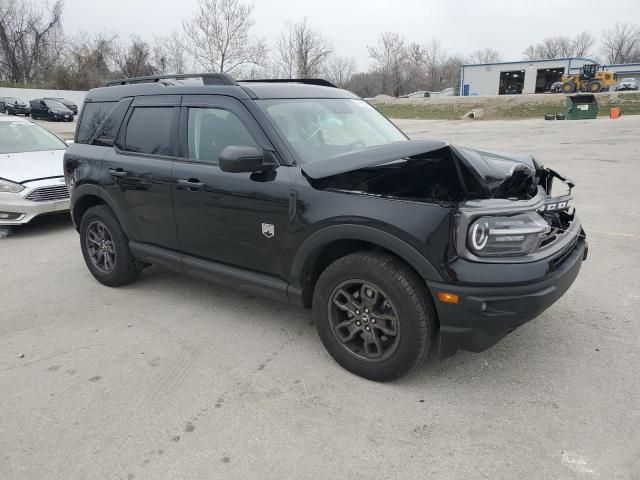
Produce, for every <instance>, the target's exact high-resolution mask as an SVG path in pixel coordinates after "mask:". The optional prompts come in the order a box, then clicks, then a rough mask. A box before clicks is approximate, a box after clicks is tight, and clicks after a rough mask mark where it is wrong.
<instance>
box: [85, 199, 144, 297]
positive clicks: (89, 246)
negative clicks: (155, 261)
mask: <svg viewBox="0 0 640 480" xmlns="http://www.w3.org/2000/svg"><path fill="white" fill-rule="evenodd" d="M80 246H81V248H82V255H83V257H84V261H85V263H86V264H87V267H88V268H89V271H90V272H91V274H92V275H93V276H94V277H95V278H96V280H98V281H99V282H100V283H102V284H104V285H108V286H110V287H118V286H120V285H126V284H127V283H130V282H132V281H133V280H135V279H136V278H137V277H138V275H139V274H140V269H139V268H138V266H137V265H136V262H135V259H134V258H133V255H131V251H130V250H129V241H128V239H127V237H126V235H125V234H124V231H123V230H122V227H121V226H120V223H119V222H118V219H117V218H116V216H115V215H114V213H113V212H112V211H111V209H110V208H109V207H107V206H106V205H98V206H95V207H92V208H90V209H89V210H87V212H86V213H85V214H84V216H83V217H82V220H81V222H80Z"/></svg>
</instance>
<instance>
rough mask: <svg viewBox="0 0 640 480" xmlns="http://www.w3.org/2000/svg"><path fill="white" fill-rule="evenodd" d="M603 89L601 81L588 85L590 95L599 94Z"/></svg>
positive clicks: (594, 81)
mask: <svg viewBox="0 0 640 480" xmlns="http://www.w3.org/2000/svg"><path fill="white" fill-rule="evenodd" d="M602 88H603V87H602V82H601V81H600V80H593V81H591V82H589V85H587V91H588V92H589V93H599V92H601V91H602Z"/></svg>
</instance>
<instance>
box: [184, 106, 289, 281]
mask: <svg viewBox="0 0 640 480" xmlns="http://www.w3.org/2000/svg"><path fill="white" fill-rule="evenodd" d="M229 145H243V146H254V147H258V148H259V149H262V150H263V152H266V153H267V154H268V155H273V154H272V153H269V152H270V151H272V146H271V144H270V143H269V141H268V140H267V137H266V136H265V134H264V132H263V131H262V129H261V128H260V127H259V125H258V124H257V122H256V121H255V119H254V118H253V116H252V115H251V114H250V113H249V111H248V110H247V109H246V107H245V106H244V105H243V104H242V103H241V102H240V101H238V100H236V99H234V98H231V97H225V96H215V95H206V96H205V95H203V96H198V95H192V96H190V95H185V96H184V97H183V102H182V109H181V121H180V148H181V154H180V158H178V160H177V161H176V163H175V166H174V170H173V178H174V187H173V188H174V190H173V199H174V209H175V217H176V223H177V227H178V236H179V242H180V249H181V250H182V251H183V252H184V253H186V254H188V255H192V256H196V257H200V258H204V259H208V260H213V261H216V262H220V263H224V264H227V265H231V266H235V267H240V268H246V269H250V270H253V271H257V272H260V273H265V274H269V275H275V276H279V277H281V278H282V277H283V275H284V272H283V271H282V265H283V263H284V262H282V254H283V252H284V248H285V247H286V245H287V242H288V236H289V228H288V212H289V210H288V209H289V172H288V168H287V167H279V168H276V169H274V170H272V171H270V172H265V173H227V172H223V171H221V170H220V167H219V165H218V157H219V155H220V152H221V151H222V150H223V149H224V148H225V147H227V146H229Z"/></svg>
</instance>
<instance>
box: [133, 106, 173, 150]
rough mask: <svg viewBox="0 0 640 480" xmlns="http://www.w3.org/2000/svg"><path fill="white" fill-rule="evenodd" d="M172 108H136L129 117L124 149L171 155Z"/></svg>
mask: <svg viewBox="0 0 640 480" xmlns="http://www.w3.org/2000/svg"><path fill="white" fill-rule="evenodd" d="M175 110H176V109H175V108H174V107H136V108H135V109H134V110H133V112H132V113H131V117H129V122H128V123H127V130H126V133H125V142H124V143H125V145H124V149H125V150H127V151H130V152H137V153H147V154H152V155H167V156H168V155H171V130H172V123H173V119H174V113H175Z"/></svg>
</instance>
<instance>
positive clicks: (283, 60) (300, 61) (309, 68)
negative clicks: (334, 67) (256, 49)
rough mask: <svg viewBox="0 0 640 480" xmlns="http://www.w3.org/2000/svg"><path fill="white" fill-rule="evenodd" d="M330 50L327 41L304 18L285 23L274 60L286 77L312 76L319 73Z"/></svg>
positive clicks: (331, 50)
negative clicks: (296, 21) (295, 21)
mask: <svg viewBox="0 0 640 480" xmlns="http://www.w3.org/2000/svg"><path fill="white" fill-rule="evenodd" d="M332 52H333V48H332V47H331V44H330V43H329V41H328V40H327V39H326V38H325V37H324V36H323V35H322V34H321V33H320V32H318V31H316V30H314V29H313V28H311V27H310V26H309V24H308V23H307V19H306V18H305V19H303V20H302V21H300V22H298V23H287V25H286V30H285V31H284V32H282V34H281V35H280V39H279V40H278V43H277V44H276V61H277V63H278V65H279V67H280V70H281V72H282V73H283V75H284V76H285V77H287V78H294V77H298V78H312V77H316V76H318V75H320V73H321V72H322V70H323V67H324V63H325V62H326V60H327V58H328V57H329V56H330V55H331V53H332Z"/></svg>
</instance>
